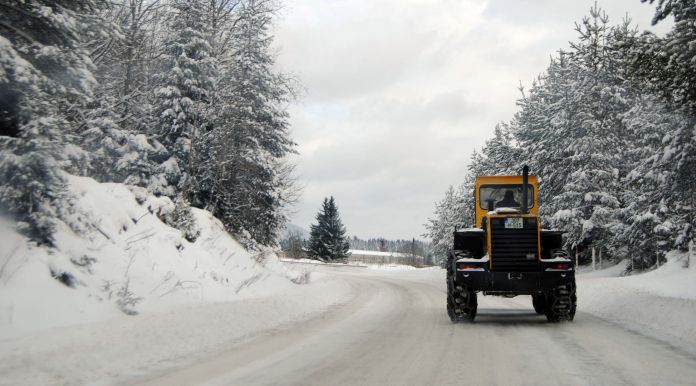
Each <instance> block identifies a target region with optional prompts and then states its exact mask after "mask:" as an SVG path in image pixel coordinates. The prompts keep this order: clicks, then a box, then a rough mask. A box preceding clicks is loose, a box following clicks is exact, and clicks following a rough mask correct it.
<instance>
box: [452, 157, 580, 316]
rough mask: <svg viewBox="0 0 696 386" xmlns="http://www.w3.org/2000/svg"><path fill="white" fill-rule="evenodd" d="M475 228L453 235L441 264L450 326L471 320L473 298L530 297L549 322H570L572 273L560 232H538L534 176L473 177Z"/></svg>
mask: <svg viewBox="0 0 696 386" xmlns="http://www.w3.org/2000/svg"><path fill="white" fill-rule="evenodd" d="M474 195H475V197H476V200H475V203H476V220H475V221H476V223H475V224H474V226H473V227H471V228H467V229H457V230H456V231H455V232H454V246H453V248H452V250H450V252H449V254H448V257H447V261H446V266H447V267H446V268H447V313H448V315H449V317H450V319H451V320H452V321H453V322H463V321H473V320H474V318H476V310H477V306H478V303H477V293H478V292H483V294H484V295H498V296H505V297H513V296H517V295H531V296H532V305H533V307H534V310H535V311H536V312H537V313H539V314H544V315H546V318H547V320H548V321H550V322H558V321H562V320H573V317H574V316H575V308H576V295H575V288H576V287H575V267H574V265H573V262H572V260H571V259H570V258H568V255H567V253H566V251H565V250H564V249H563V242H562V232H560V231H553V230H546V229H541V221H540V218H539V200H538V197H539V189H538V182H537V178H536V176H533V175H529V168H528V167H527V166H524V168H523V169H522V175H516V176H479V177H476V187H475V192H474Z"/></svg>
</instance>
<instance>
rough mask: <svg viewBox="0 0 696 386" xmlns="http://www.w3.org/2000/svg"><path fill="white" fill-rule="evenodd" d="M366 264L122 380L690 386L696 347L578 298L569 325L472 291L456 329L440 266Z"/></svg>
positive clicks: (516, 302)
mask: <svg viewBox="0 0 696 386" xmlns="http://www.w3.org/2000/svg"><path fill="white" fill-rule="evenodd" d="M354 271H355V272H354ZM357 271H360V272H357ZM365 271H366V270H353V271H351V270H345V269H344V270H338V269H333V270H330V271H328V272H327V274H329V275H332V276H334V277H332V278H330V279H333V280H344V281H346V282H347V283H348V284H349V285H350V286H352V287H354V289H355V292H354V293H355V298H354V299H353V300H352V301H351V302H349V303H347V304H346V305H344V306H341V307H336V308H333V309H331V311H329V312H328V313H325V314H323V315H322V316H321V317H318V318H315V319H312V320H311V321H308V322H303V323H302V324H298V325H294V326H292V325H290V326H285V327H283V328H282V329H277V330H274V331H271V332H266V333H264V334H261V335H259V336H258V337H256V338H255V339H251V340H247V341H245V342H244V343H242V344H240V345H237V346H234V347H229V349H227V350H224V351H222V352H218V353H216V354H214V355H211V356H210V357H208V358H199V359H200V360H199V361H198V362H197V363H195V364H189V365H185V366H183V367H178V368H176V369H174V370H167V371H166V372H163V373H160V374H150V375H148V376H144V377H141V378H138V379H129V380H128V381H127V382H124V383H126V384H134V383H136V384H145V385H172V384H191V385H192V384H209V385H250V384H253V385H272V384H291V385H292V384H302V385H307V384H311V385H313V384H316V385H354V384H373V385H384V384H396V385H401V384H415V385H447V384H476V385H479V384H486V385H495V384H498V385H510V384H570V385H578V384H579V385H601V384H607V385H623V384H629V385H687V384H696V355H694V352H693V351H691V350H688V349H685V348H684V347H678V346H675V345H673V344H670V343H666V342H665V341H663V340H660V339H657V338H655V337H649V336H646V335H642V334H640V333H638V332H634V331H631V330H629V329H627V328H626V327H625V326H622V325H619V324H616V323H613V322H611V321H607V320H603V319H600V318H598V317H595V316H592V315H590V314H587V313H584V312H582V304H580V306H579V307H580V308H579V312H578V314H577V315H576V320H575V321H574V322H573V323H562V324H548V323H546V321H545V318H544V317H543V316H538V315H536V314H535V313H534V311H533V310H532V308H531V304H530V303H531V301H530V299H529V297H518V298H515V299H504V298H497V297H488V296H487V297H479V317H478V318H477V322H476V323H475V324H457V325H454V324H452V323H450V321H449V320H448V318H447V315H446V313H445V309H444V297H445V293H444V280H442V271H439V270H427V271H405V272H380V271H372V270H370V271H369V272H365ZM580 290H581V291H582V287H580Z"/></svg>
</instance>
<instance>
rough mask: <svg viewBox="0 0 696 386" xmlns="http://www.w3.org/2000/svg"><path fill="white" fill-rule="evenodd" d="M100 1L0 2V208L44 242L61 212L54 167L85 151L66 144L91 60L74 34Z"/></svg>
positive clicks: (66, 165)
mask: <svg viewBox="0 0 696 386" xmlns="http://www.w3.org/2000/svg"><path fill="white" fill-rule="evenodd" d="M103 5H104V2H102V1H101V0H50V1H49V0H31V1H20V0H6V1H3V2H2V3H0V90H1V91H0V205H2V207H4V209H5V210H7V211H8V212H9V213H10V214H12V215H14V216H15V217H16V218H17V220H18V227H19V228H20V229H21V230H23V231H24V232H25V233H27V234H28V235H30V236H31V237H32V238H34V239H35V240H37V241H39V242H44V243H48V244H51V243H52V242H53V239H52V232H53V228H54V219H55V218H56V217H59V216H61V215H63V214H65V212H66V211H69V208H70V204H69V198H68V197H67V196H66V193H65V190H64V179H63V176H62V174H61V170H66V169H70V168H71V167H72V165H73V163H74V162H75V161H76V160H79V159H84V158H86V154H85V153H84V152H83V151H82V150H81V149H80V148H79V147H77V146H74V145H72V143H74V142H75V141H74V137H73V136H74V134H75V133H76V132H77V129H78V127H77V126H78V125H79V120H77V119H76V117H75V116H74V114H75V111H77V109H72V110H70V109H69V107H72V106H81V105H84V104H86V103H88V102H89V101H90V100H91V98H92V88H93V86H94V85H95V80H94V77H93V75H92V70H93V65H92V62H91V61H90V59H89V56H88V54H87V52H86V51H85V50H84V49H83V47H82V45H81V44H80V36H81V34H82V33H83V32H84V31H85V30H88V29H89V28H90V27H91V26H93V23H94V19H93V16H94V14H95V13H96V12H97V11H98V9H99V8H100V7H102V6H103Z"/></svg>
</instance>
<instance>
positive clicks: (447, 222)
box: [423, 175, 474, 260]
mask: <svg viewBox="0 0 696 386" xmlns="http://www.w3.org/2000/svg"><path fill="white" fill-rule="evenodd" d="M472 192H473V177H472V176H471V175H468V176H467V182H465V183H464V184H463V185H462V186H461V187H459V188H458V189H455V188H454V187H452V186H450V187H449V189H447V192H445V197H444V198H443V199H442V200H441V201H439V202H437V203H435V212H434V213H433V215H434V216H433V217H431V218H429V219H428V222H427V223H426V224H424V226H425V229H426V233H425V234H424V235H423V237H427V238H429V239H430V240H431V243H432V252H433V254H434V255H435V256H436V258H437V259H438V260H442V259H444V258H446V257H447V253H448V252H449V250H450V249H452V245H453V243H454V231H455V230H456V229H457V228H460V227H466V226H473V216H468V217H470V218H467V213H470V212H471V211H472V210H473V208H474V204H473V197H472V199H469V200H467V197H470V196H472V195H471V193H472ZM467 206H469V207H470V209H468V208H467Z"/></svg>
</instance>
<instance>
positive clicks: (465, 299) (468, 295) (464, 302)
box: [447, 252, 478, 323]
mask: <svg viewBox="0 0 696 386" xmlns="http://www.w3.org/2000/svg"><path fill="white" fill-rule="evenodd" d="M477 308H478V301H477V297H476V291H474V290H472V289H469V288H467V287H465V286H463V285H461V284H458V283H457V282H456V281H455V274H454V254H453V253H452V252H450V253H449V254H448V255H447V315H449V317H450V320H451V321H452V323H458V322H473V321H474V319H475V318H476V310H477Z"/></svg>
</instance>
